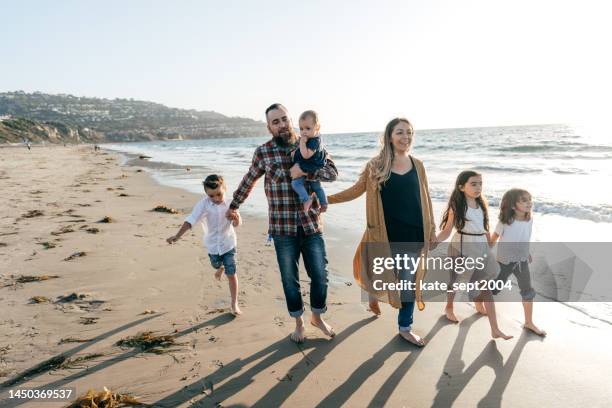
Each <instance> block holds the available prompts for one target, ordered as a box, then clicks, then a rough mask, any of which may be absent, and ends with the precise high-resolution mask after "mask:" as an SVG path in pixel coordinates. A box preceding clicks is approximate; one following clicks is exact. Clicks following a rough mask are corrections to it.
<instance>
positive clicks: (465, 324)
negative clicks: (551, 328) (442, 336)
mask: <svg viewBox="0 0 612 408" xmlns="http://www.w3.org/2000/svg"><path fill="white" fill-rule="evenodd" d="M478 318H479V316H478V315H473V316H471V317H469V318H467V319H465V320H463V321H462V322H461V323H460V327H459V334H458V336H457V339H456V340H455V343H454V344H453V347H452V349H451V352H450V353H449V355H448V358H447V360H446V363H445V365H444V371H443V373H442V375H441V377H440V379H439V380H438V384H437V388H438V393H437V394H436V397H435V398H434V402H433V405H432V407H436V408H441V407H450V406H452V405H453V403H454V402H455V400H456V399H457V398H458V397H459V395H460V394H461V392H462V391H463V390H464V389H465V387H466V386H467V385H468V383H469V382H470V380H471V379H472V378H473V377H474V376H475V375H476V374H477V373H478V371H479V370H480V369H481V368H483V367H490V368H492V369H493V371H494V372H495V380H494V381H493V384H492V385H491V388H490V389H489V391H488V392H487V394H486V395H485V396H484V397H483V398H482V400H480V402H479V403H478V406H479V407H487V408H489V407H501V401H502V397H503V394H504V391H505V389H506V387H507V386H508V383H509V382H510V378H511V377H512V373H513V372H514V369H515V368H516V364H517V362H518V360H519V357H520V355H521V353H522V352H523V349H524V348H525V345H526V344H527V342H529V341H533V340H539V341H542V338H541V337H539V336H537V335H535V334H531V333H528V332H527V331H523V333H522V334H521V336H520V337H519V339H518V341H517V343H516V345H515V346H514V349H513V350H512V353H510V356H509V357H508V360H507V361H506V363H505V364H504V362H503V356H502V355H501V353H500V352H499V351H498V350H497V345H496V343H495V341H494V340H491V341H489V343H487V345H486V346H485V348H484V350H483V351H482V352H481V353H480V355H479V356H478V357H476V359H474V361H473V362H472V363H471V364H470V365H469V367H467V368H466V369H465V370H464V367H465V363H464V361H463V360H462V359H461V356H462V355H463V348H464V346H465V340H466V338H467V333H468V331H469V328H470V326H471V325H472V324H473V323H474V322H475V321H476V320H478ZM511 405H512V404H511ZM519 405H520V403H519Z"/></svg>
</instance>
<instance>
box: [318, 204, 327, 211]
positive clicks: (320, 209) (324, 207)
mask: <svg viewBox="0 0 612 408" xmlns="http://www.w3.org/2000/svg"><path fill="white" fill-rule="evenodd" d="M325 211H327V206H326V205H321V207H319V212H322V213H324V212H325Z"/></svg>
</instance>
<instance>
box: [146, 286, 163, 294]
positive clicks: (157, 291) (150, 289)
mask: <svg viewBox="0 0 612 408" xmlns="http://www.w3.org/2000/svg"><path fill="white" fill-rule="evenodd" d="M149 292H151V295H153V296H158V295H159V294H160V293H162V292H163V290H161V289H159V288H156V287H151V288H149Z"/></svg>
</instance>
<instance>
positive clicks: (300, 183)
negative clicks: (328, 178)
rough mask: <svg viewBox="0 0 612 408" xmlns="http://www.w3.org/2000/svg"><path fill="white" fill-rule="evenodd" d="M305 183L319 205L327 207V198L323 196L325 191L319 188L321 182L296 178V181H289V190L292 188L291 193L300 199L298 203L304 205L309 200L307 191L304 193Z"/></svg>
mask: <svg viewBox="0 0 612 408" xmlns="http://www.w3.org/2000/svg"><path fill="white" fill-rule="evenodd" d="M306 183H308V184H310V188H311V189H312V191H314V193H315V194H316V195H317V199H318V200H319V204H320V205H327V197H326V196H325V191H323V187H321V182H320V181H314V180H306V178H305V177H298V178H296V179H293V180H291V188H293V191H295V192H296V193H297V195H298V196H299V197H300V201H301V202H303V203H304V202H306V201H308V199H309V198H310V194H308V191H306Z"/></svg>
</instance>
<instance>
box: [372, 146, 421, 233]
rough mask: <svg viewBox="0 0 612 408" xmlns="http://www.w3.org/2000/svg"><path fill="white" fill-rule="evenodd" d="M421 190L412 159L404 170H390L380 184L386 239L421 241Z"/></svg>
mask: <svg viewBox="0 0 612 408" xmlns="http://www.w3.org/2000/svg"><path fill="white" fill-rule="evenodd" d="M410 160H411V161H412V158H411V159H410ZM420 191H421V190H420V186H419V177H418V175H417V171H416V167H415V166H414V162H412V169H410V171H408V172H407V173H404V174H397V173H394V172H391V176H390V178H389V180H387V182H386V183H384V184H383V185H382V186H381V189H380V196H381V199H382V204H383V211H384V213H385V225H386V226H387V236H388V238H389V242H423V241H424V234H423V214H422V212H421V193H420Z"/></svg>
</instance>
